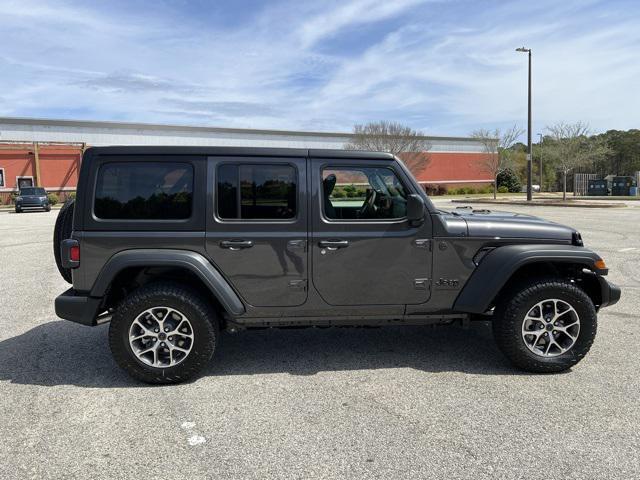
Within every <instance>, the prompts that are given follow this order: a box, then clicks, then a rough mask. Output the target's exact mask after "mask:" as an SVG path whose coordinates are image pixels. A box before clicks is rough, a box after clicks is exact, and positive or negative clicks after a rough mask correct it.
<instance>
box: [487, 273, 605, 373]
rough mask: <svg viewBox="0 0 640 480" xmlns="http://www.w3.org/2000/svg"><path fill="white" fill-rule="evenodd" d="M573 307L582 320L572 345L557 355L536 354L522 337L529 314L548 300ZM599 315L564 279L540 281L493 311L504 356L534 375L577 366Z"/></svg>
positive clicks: (514, 292)
mask: <svg viewBox="0 0 640 480" xmlns="http://www.w3.org/2000/svg"><path fill="white" fill-rule="evenodd" d="M552 298H553V299H559V300H563V301H565V302H567V303H568V304H569V305H571V306H572V307H573V308H574V309H575V311H576V313H577V314H578V316H579V319H580V332H579V334H578V338H577V339H576V341H575V343H574V344H573V346H572V347H571V348H570V349H569V350H568V351H566V352H565V353H562V354H560V355H558V356H553V357H543V356H540V355H537V354H535V353H533V352H532V351H531V350H530V349H529V348H528V347H527V345H526V344H525V341H524V339H523V338H522V325H523V322H524V321H525V317H526V315H527V313H528V312H529V311H530V310H531V309H532V308H533V307H534V306H535V305H536V303H538V302H541V301H543V300H546V299H552ZM596 330H597V314H596V309H595V307H594V305H593V302H592V301H591V299H590V298H589V296H588V295H587V294H586V293H585V292H584V291H583V290H582V289H580V288H579V287H578V286H576V285H575V284H574V283H571V282H570V281H568V280H563V279H553V278H552V279H537V280H534V281H532V282H531V283H530V284H528V285H527V284H524V285H522V284H521V285H520V286H518V287H515V288H513V289H511V290H510V291H509V292H507V293H506V294H504V295H503V296H502V298H501V300H499V301H498V304H497V305H496V309H495V312H494V319H493V335H494V338H495V340H496V343H497V344H498V348H499V349H500V350H501V351H502V353H503V354H504V355H505V356H506V357H507V358H508V359H509V360H510V361H511V362H512V363H513V364H514V365H515V366H517V367H518V368H520V369H522V370H525V371H528V372H534V373H556V372H562V371H564V370H567V369H569V368H571V367H573V366H574V365H576V364H577V363H578V362H579V361H580V360H582V359H583V358H584V356H585V355H586V354H587V352H589V349H590V348H591V345H592V344H593V341H594V339H595V336H596Z"/></svg>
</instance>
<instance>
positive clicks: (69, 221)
mask: <svg viewBox="0 0 640 480" xmlns="http://www.w3.org/2000/svg"><path fill="white" fill-rule="evenodd" d="M74 209H75V200H68V201H67V202H66V203H65V204H64V205H63V206H62V208H61V209H60V211H59V212H58V217H57V218H56V226H55V228H54V229H53V256H54V257H55V259H56V266H57V267H58V271H59V272H60V275H62V278H64V279H65V281H66V282H67V283H72V280H71V269H70V268H64V267H63V266H62V261H61V259H60V244H61V243H62V241H63V240H66V239H67V238H71V232H72V230H73V211H74Z"/></svg>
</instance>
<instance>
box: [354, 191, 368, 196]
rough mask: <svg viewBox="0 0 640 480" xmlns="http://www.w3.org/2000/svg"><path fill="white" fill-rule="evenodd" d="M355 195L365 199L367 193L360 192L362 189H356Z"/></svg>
mask: <svg viewBox="0 0 640 480" xmlns="http://www.w3.org/2000/svg"><path fill="white" fill-rule="evenodd" d="M356 195H357V196H358V197H366V196H367V191H366V190H362V189H358V190H356Z"/></svg>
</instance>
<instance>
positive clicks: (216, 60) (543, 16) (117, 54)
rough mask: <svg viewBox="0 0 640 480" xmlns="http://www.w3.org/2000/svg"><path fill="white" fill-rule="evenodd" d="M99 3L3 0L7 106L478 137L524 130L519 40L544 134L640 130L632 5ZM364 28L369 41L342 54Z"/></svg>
mask: <svg viewBox="0 0 640 480" xmlns="http://www.w3.org/2000/svg"><path fill="white" fill-rule="evenodd" d="M88 5H90V4H81V5H80V6H77V5H75V4H73V3H70V2H63V3H60V4H56V5H53V6H52V4H51V3H50V2H46V3H45V2H37V1H29V2H28V3H27V2H25V1H23V2H19V3H18V2H3V1H2V0H0V13H1V14H2V16H3V22H2V25H0V28H1V29H2V32H1V33H2V38H3V41H2V42H1V43H0V69H1V70H2V72H3V75H2V76H0V115H5V116H9V115H16V116H45V117H54V116H71V117H74V116H75V117H77V116H79V115H80V116H82V117H83V118H94V119H104V120H109V119H120V120H131V121H148V122H173V123H194V124H210V125H211V124H213V125H218V126H238V127H255V128H307V129H311V128H318V129H326V130H348V129H350V128H351V126H352V125H353V124H354V123H357V122H366V121H368V120H379V119H392V120H398V121H404V122H406V123H409V124H411V125H412V126H414V127H415V128H419V129H422V130H424V131H426V132H428V133H432V134H452V135H453V134H466V133H468V132H469V131H471V130H473V129H475V128H478V127H495V126H505V125H509V124H512V123H514V122H519V123H520V124H521V125H522V124H524V122H525V120H526V56H525V55H523V54H517V53H516V52H515V51H514V48H515V47H517V46H520V45H523V44H526V45H527V46H530V47H531V48H533V54H534V57H533V59H534V64H533V67H534V68H533V73H534V123H535V128H536V131H540V129H542V128H543V127H544V126H545V125H547V124H551V123H554V122H556V121H559V120H567V121H574V120H583V121H586V122H589V123H590V124H591V125H592V127H593V128H594V129H597V130H603V129H607V128H621V129H626V128H633V127H637V122H636V118H637V115H636V112H637V111H638V110H639V109H640V95H637V93H636V85H637V79H638V78H640V64H638V62H637V60H636V59H637V51H638V49H639V48H640V29H638V28H637V22H635V21H634V19H635V18H637V13H638V12H635V15H633V12H630V11H629V5H628V4H627V5H621V4H620V5H618V4H617V3H616V2H596V1H592V2H582V1H581V2H577V1H567V2H562V3H561V4H558V2H555V1H551V0H544V1H541V2H535V3H531V2H526V1H525V0H521V1H519V2H510V3H506V4H504V3H502V2H494V3H493V4H492V3H487V2H485V3H483V4H482V5H483V6H484V8H478V7H477V6H476V3H475V2H469V1H461V2H448V3H445V2H442V3H434V2H429V3H426V4H425V2H424V1H419V0H399V1H394V2H374V1H373V0H349V1H344V2H340V3H326V2H317V3H303V2H294V1H292V0H290V1H287V2H285V3H278V4H276V5H273V4H271V3H270V4H268V5H267V6H266V7H265V8H264V9H262V10H256V11H255V15H254V18H253V19H252V20H250V21H247V22H245V23H244V24H241V25H240V26H236V27H233V28H230V27H227V26H224V25H222V26H215V25H214V24H212V25H211V26H210V27H209V28H206V29H205V28H203V24H205V22H200V23H198V24H197V25H196V26H194V25H193V24H190V23H189V22H182V21H181V22H179V21H176V19H175V18H173V17H172V16H171V15H163V12H162V10H161V9H157V10H156V11H155V12H154V14H153V15H149V16H145V17H141V16H140V15H136V14H135V12H130V11H129V12H127V11H118V10H112V11H108V12H107V11H104V10H101V11H98V10H95V9H92V8H91V7H90V6H88ZM632 8H633V6H632ZM363 26H367V35H366V36H365V37H363V38H362V39H359V40H357V41H360V42H365V43H363V44H362V45H359V47H360V48H357V49H354V48H347V47H349V45H343V47H344V48H340V45H341V43H340V42H341V41H342V36H345V37H344V38H351V39H353V38H354V37H353V36H351V37H350V36H349V34H350V33H354V32H356V33H357V32H360V30H361V29H362V28H363ZM350 41H355V40H350ZM329 44H331V49H327V48H324V47H325V46H326V45H329ZM78 112H80V113H78Z"/></svg>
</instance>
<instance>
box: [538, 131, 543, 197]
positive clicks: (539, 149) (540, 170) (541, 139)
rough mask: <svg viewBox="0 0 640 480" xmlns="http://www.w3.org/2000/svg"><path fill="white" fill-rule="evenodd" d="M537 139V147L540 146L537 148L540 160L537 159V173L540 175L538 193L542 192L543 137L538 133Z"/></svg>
mask: <svg viewBox="0 0 640 480" xmlns="http://www.w3.org/2000/svg"><path fill="white" fill-rule="evenodd" d="M538 137H539V138H540V141H539V142H538V145H540V148H538V152H539V153H540V158H539V159H538V162H539V164H538V165H539V166H538V170H539V171H538V173H539V174H540V191H542V142H543V140H544V136H543V135H542V134H541V133H539V134H538Z"/></svg>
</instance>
